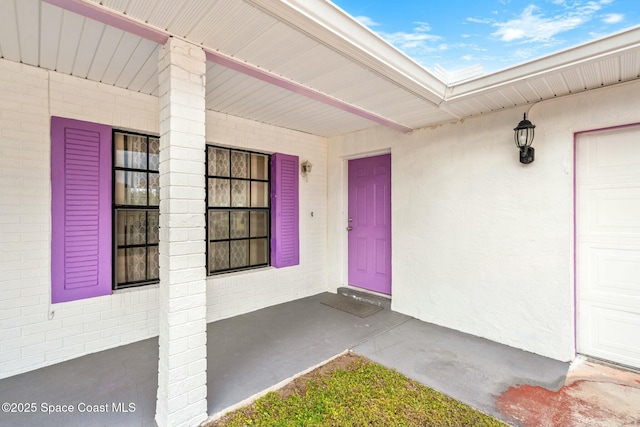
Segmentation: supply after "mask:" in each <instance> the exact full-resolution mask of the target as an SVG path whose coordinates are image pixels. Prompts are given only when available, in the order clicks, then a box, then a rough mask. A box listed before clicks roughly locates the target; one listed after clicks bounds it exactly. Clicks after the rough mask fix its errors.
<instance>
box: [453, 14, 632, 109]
mask: <svg viewBox="0 0 640 427" xmlns="http://www.w3.org/2000/svg"><path fill="white" fill-rule="evenodd" d="M638 48H640V26H638V27H634V28H631V29H629V30H625V31H622V32H620V33H617V34H614V35H611V36H609V37H605V38H602V39H599V40H595V41H591V42H588V43H584V44H582V45H579V46H576V47H573V48H569V49H566V50H563V51H560V52H557V53H553V54H551V55H547V56H545V57H542V58H538V59H534V60H532V61H529V62H526V63H524V64H521V65H516V66H514V67H511V68H507V69H505V70H502V71H498V72H495V73H492V74H488V75H486V76H481V77H478V78H476V79H473V80H469V81H466V82H462V83H459V84H455V85H452V86H450V87H449V89H448V91H447V95H446V97H445V103H446V102H447V101H454V100H460V99H462V98H468V97H472V96H474V95H477V94H479V93H482V92H487V91H490V90H493V89H499V88H501V87H504V86H509V85H512V84H514V83H518V82H520V81H523V80H528V79H531V78H535V77H544V75H545V74H551V73H555V72H558V71H562V70H565V69H568V68H571V67H575V66H578V65H581V64H585V63H588V62H591V61H597V60H600V59H603V58H606V57H608V56H613V55H619V54H621V53H624V52H625V51H630V50H632V49H638Z"/></svg>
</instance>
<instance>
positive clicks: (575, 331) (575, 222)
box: [573, 122, 640, 364]
mask: <svg viewBox="0 0 640 427" xmlns="http://www.w3.org/2000/svg"><path fill="white" fill-rule="evenodd" d="M637 126H640V122H634V123H628V124H623V125H615V126H605V127H600V128H594V129H587V130H581V131H574V132H573V353H574V357H575V356H578V354H581V353H579V352H578V328H579V325H578V286H579V284H578V204H577V203H578V173H577V171H578V139H579V137H580V136H582V135H585V134H589V133H594V132H603V131H614V130H619V129H625V128H631V127H637ZM585 356H587V357H591V356H589V355H585ZM607 362H609V363H613V364H615V363H616V362H611V361H607Z"/></svg>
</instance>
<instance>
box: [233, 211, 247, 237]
mask: <svg viewBox="0 0 640 427" xmlns="http://www.w3.org/2000/svg"><path fill="white" fill-rule="evenodd" d="M242 237H249V212H247V211H243V212H236V211H234V212H231V238H232V239H239V238H242Z"/></svg>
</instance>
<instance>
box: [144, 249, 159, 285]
mask: <svg viewBox="0 0 640 427" xmlns="http://www.w3.org/2000/svg"><path fill="white" fill-rule="evenodd" d="M159 258H160V257H159V255H158V247H157V246H149V247H148V248H147V280H156V279H159V278H160V263H159Z"/></svg>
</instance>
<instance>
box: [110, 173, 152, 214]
mask: <svg viewBox="0 0 640 427" xmlns="http://www.w3.org/2000/svg"><path fill="white" fill-rule="evenodd" d="M115 190H116V191H115V193H116V194H115V198H116V204H118V205H134V206H146V205H147V174H146V172H129V171H120V170H119V171H116V189H115Z"/></svg>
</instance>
